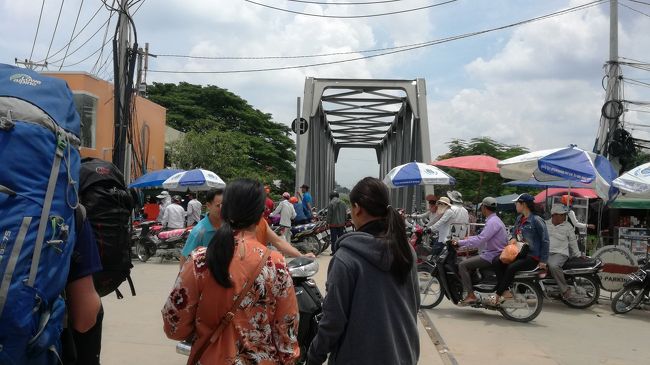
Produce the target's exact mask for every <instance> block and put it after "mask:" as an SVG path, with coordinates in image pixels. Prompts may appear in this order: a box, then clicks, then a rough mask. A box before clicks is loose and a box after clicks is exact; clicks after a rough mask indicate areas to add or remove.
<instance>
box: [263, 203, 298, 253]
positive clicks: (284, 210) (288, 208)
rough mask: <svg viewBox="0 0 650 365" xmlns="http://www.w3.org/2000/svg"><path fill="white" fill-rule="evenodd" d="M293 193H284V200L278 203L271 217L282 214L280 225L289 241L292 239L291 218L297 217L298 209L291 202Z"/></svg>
mask: <svg viewBox="0 0 650 365" xmlns="http://www.w3.org/2000/svg"><path fill="white" fill-rule="evenodd" d="M289 199H291V195H290V194H289V193H288V192H286V191H285V192H284V193H282V201H281V202H280V204H278V206H277V208H275V210H274V211H273V213H271V214H270V215H269V216H270V217H275V216H278V215H279V216H280V226H281V227H282V235H283V236H284V239H285V240H286V241H287V242H290V241H291V220H292V219H295V218H296V210H295V209H293V205H292V204H291V203H290V202H289Z"/></svg>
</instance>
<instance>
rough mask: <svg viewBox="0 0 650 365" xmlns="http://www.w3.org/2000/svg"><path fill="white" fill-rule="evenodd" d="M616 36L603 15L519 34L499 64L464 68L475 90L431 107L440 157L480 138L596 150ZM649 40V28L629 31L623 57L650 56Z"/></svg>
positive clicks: (570, 18)
mask: <svg viewBox="0 0 650 365" xmlns="http://www.w3.org/2000/svg"><path fill="white" fill-rule="evenodd" d="M574 5H576V4H574ZM646 20H647V19H646ZM628 24H631V25H628ZM608 32H609V16H608V14H606V13H605V12H604V11H603V8H600V7H598V8H592V9H590V10H588V11H585V12H578V13H573V14H570V15H566V16H562V17H557V18H553V19H550V20H545V21H542V22H538V23H533V24H529V25H525V26H522V27H519V28H516V29H515V30H514V31H513V32H512V33H511V35H510V36H509V37H508V38H507V40H506V41H505V43H504V44H503V45H502V46H500V49H499V50H498V51H497V52H496V53H495V54H494V55H493V56H491V57H489V58H484V57H476V58H475V59H474V60H473V61H471V62H469V63H468V64H466V65H465V66H464V70H465V73H466V76H467V78H468V79H469V80H471V81H472V86H471V87H467V88H462V89H457V90H455V92H454V93H453V95H452V96H451V97H449V98H447V99H438V100H430V102H429V108H430V112H429V115H430V124H431V126H432V128H430V129H431V130H432V132H431V138H432V146H433V147H432V149H433V151H432V152H433V156H434V157H435V156H438V155H440V154H442V153H445V152H447V151H448V149H447V146H446V143H447V142H448V141H449V140H451V139H453V138H462V139H470V138H473V137H479V136H488V137H491V138H493V139H495V140H497V141H500V142H505V143H508V144H519V145H522V146H525V147H528V148H530V149H532V150H535V149H543V148H551V147H560V146H566V145H568V144H577V145H579V146H580V147H582V148H585V149H589V150H590V149H591V148H592V147H593V144H594V141H595V137H596V132H597V129H598V125H599V119H600V108H601V106H602V104H603V101H604V98H605V95H604V91H603V89H602V87H601V79H602V77H603V75H604V70H603V64H604V63H605V62H606V60H607V55H608V53H607V52H608V50H609V45H608V39H609V37H608ZM649 32H650V23H648V22H647V21H646V22H643V23H642V22H640V21H633V22H629V23H628V22H626V23H625V25H624V26H621V27H620V30H619V41H620V49H621V55H622V54H624V53H626V52H628V51H631V53H634V54H637V53H638V50H639V49H643V48H645V49H647V47H648V46H650V38H649V37H648V36H647V34H648V33H649ZM642 45H643V46H642ZM624 71H625V72H628V71H629V70H624ZM646 77H647V76H646ZM626 90H627V88H626ZM632 93H633V94H634V95H637V96H638V97H643V96H642V95H644V96H645V99H646V100H647V99H648V96H649V95H648V93H647V92H646V93H645V94H644V93H643V92H642V93H641V94H637V93H635V92H632ZM629 118H632V119H634V120H636V119H637V118H638V115H630V116H629Z"/></svg>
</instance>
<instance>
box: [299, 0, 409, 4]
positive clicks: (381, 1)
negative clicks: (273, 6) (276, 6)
mask: <svg viewBox="0 0 650 365" xmlns="http://www.w3.org/2000/svg"><path fill="white" fill-rule="evenodd" d="M286 1H289V2H292V3H302V4H318V5H372V4H386V3H397V2H401V1H405V0H377V1H359V2H341V3H328V2H325V1H309V0H286Z"/></svg>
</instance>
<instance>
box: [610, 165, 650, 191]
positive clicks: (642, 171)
mask: <svg viewBox="0 0 650 365" xmlns="http://www.w3.org/2000/svg"><path fill="white" fill-rule="evenodd" d="M612 183H613V184H614V186H616V187H617V188H619V189H620V190H621V191H622V192H624V193H629V194H630V196H632V197H639V198H640V197H645V198H650V162H649V163H645V164H643V165H641V166H637V167H635V168H633V169H632V170H630V171H628V172H626V173H624V174H623V175H621V176H619V177H617V178H616V179H614V181H613V182H612Z"/></svg>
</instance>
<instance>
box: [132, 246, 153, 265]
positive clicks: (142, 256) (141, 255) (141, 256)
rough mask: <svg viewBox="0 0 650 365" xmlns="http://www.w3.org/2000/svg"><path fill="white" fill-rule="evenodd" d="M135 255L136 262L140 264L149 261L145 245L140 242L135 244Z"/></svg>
mask: <svg viewBox="0 0 650 365" xmlns="http://www.w3.org/2000/svg"><path fill="white" fill-rule="evenodd" d="M135 254H136V255H137V256H138V260H140V261H142V262H147V260H149V258H150V257H151V255H150V254H149V250H148V249H147V247H145V245H144V244H142V243H140V242H138V243H136V244H135Z"/></svg>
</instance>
